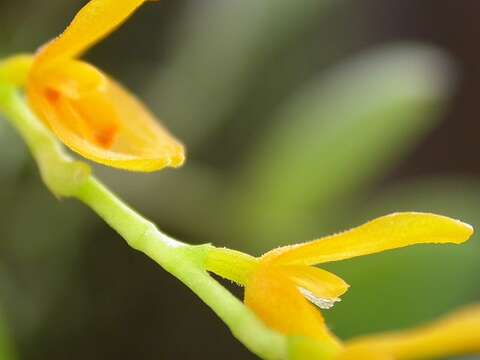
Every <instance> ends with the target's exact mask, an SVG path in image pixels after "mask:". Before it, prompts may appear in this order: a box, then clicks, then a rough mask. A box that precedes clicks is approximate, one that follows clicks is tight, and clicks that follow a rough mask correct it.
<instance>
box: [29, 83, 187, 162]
mask: <svg viewBox="0 0 480 360" xmlns="http://www.w3.org/2000/svg"><path fill="white" fill-rule="evenodd" d="M105 79H106V80H105V84H104V85H102V88H101V89H100V90H98V91H96V92H95V91H92V92H87V93H79V96H80V97H78V96H76V95H75V94H73V95H74V96H72V93H71V92H69V91H66V92H61V88H60V87H58V88H45V87H43V86H42V85H38V84H37V83H35V82H34V81H32V82H29V84H28V87H27V95H28V100H29V103H30V105H31V107H32V108H33V109H34V111H35V112H36V114H37V115H38V116H39V117H40V118H41V119H42V120H43V121H44V122H45V123H46V124H47V125H48V126H49V127H50V129H51V130H52V131H53V132H54V133H55V134H56V135H57V137H58V138H59V139H60V140H61V141H62V142H63V143H64V144H65V145H66V146H68V147H69V148H70V149H72V150H73V151H75V152H77V153H79V154H80V155H82V156H84V157H86V158H87V159H90V160H93V161H96V162H98V163H101V164H105V165H108V166H112V167H116V168H120V169H126V170H132V171H154V170H159V169H161V168H163V167H166V166H171V167H178V166H180V165H182V163H183V161H184V159H185V154H184V148H183V146H182V145H181V144H180V143H179V142H178V141H177V140H176V139H175V138H173V137H172V136H171V135H170V134H169V133H168V132H167V131H166V130H165V129H164V128H163V127H161V126H160V125H159V124H158V122H157V121H156V119H155V118H154V116H153V115H152V114H151V113H150V112H149V111H148V110H147V109H145V107H144V106H143V104H141V103H140V102H139V101H138V100H137V99H136V98H135V97H134V96H133V95H132V94H130V93H128V92H127V91H126V90H125V89H123V88H122V87H121V86H120V85H119V84H117V83H116V82H115V81H113V80H112V79H109V78H108V77H107V76H105ZM70 80H72V78H71V79H70ZM68 86H69V87H71V88H75V86H70V85H68ZM77 88H81V86H77ZM58 89H60V90H58Z"/></svg>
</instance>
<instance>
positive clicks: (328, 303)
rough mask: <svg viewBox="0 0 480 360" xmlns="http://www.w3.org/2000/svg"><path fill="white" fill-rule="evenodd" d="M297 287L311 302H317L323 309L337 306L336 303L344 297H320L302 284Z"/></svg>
mask: <svg viewBox="0 0 480 360" xmlns="http://www.w3.org/2000/svg"><path fill="white" fill-rule="evenodd" d="M297 289H298V291H300V293H301V294H302V295H303V296H304V297H305V298H306V299H307V300H308V301H310V302H311V303H313V304H315V305H316V306H318V307H319V308H320V309H323V310H328V309H331V308H332V307H334V306H335V303H337V302H340V301H342V299H340V298H334V299H322V298H319V297H317V296H315V294H314V293H313V292H311V291H310V290H308V289H305V288H303V287H301V286H298V287H297Z"/></svg>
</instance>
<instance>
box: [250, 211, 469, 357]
mask: <svg viewBox="0 0 480 360" xmlns="http://www.w3.org/2000/svg"><path fill="white" fill-rule="evenodd" d="M472 233H473V229H472V227H471V226H470V225H467V224H464V223H462V222H460V221H457V220H453V219H450V218H447V217H444V216H439V215H434V214H425V213H413V212H411V213H396V214H391V215H387V216H384V217H380V218H378V219H376V220H373V221H371V222H369V223H366V224H364V225H362V226H359V227H357V228H354V229H352V230H349V231H346V232H343V233H340V234H336V235H332V236H328V237H325V238H321V239H318V240H314V241H311V242H307V243H303V244H297V245H292V246H285V247H281V248H278V249H275V250H272V251H270V252H268V253H266V254H264V255H263V256H262V257H260V258H259V259H258V260H257V261H256V262H255V263H254V264H253V265H252V269H251V270H250V271H249V274H248V278H247V279H246V281H245V284H244V285H245V303H246V305H247V306H249V307H250V308H251V309H252V310H253V311H254V312H255V313H256V314H257V315H258V316H259V317H260V318H261V319H262V320H263V321H264V322H265V323H266V324H267V325H268V326H270V327H271V328H273V329H275V330H277V331H279V332H281V333H284V334H286V335H296V336H305V337H309V338H313V339H316V340H320V341H322V342H323V343H324V344H330V345H331V346H332V347H337V348H340V343H339V341H338V340H337V339H336V338H335V337H334V336H333V335H331V334H330V333H329V331H328V329H327V327H326V326H325V323H324V320H323V318H322V316H321V314H320V312H319V311H317V309H316V308H315V306H313V305H312V304H314V305H317V306H318V307H319V308H325V309H326V308H330V307H331V306H333V305H334V303H335V302H336V301H339V300H340V296H341V295H342V294H344V293H345V292H346V291H347V289H348V285H347V284H346V283H345V282H344V281H343V280H342V279H340V278H339V277H337V276H336V275H333V274H331V273H329V272H327V271H325V270H322V269H319V268H316V267H313V266H312V265H315V264H321V263H326V262H330V261H337V260H343V259H349V258H353V257H356V256H361V255H368V254H373V253H377V252H381V251H385V250H390V249H395V248H401V247H405V246H409V245H413V244H421V243H438V244H441V243H453V244H459V243H462V242H464V241H466V240H467V239H468V238H469V237H470V236H471V235H472ZM360 350H362V349H360ZM360 350H358V351H360ZM372 359H373V358H372Z"/></svg>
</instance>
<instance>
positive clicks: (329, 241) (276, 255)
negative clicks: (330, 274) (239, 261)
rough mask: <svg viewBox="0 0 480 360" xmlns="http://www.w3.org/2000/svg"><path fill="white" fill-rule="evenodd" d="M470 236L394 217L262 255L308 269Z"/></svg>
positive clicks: (432, 221)
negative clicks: (321, 264)
mask: <svg viewBox="0 0 480 360" xmlns="http://www.w3.org/2000/svg"><path fill="white" fill-rule="evenodd" d="M472 234H473V229H472V227H471V226H470V225H468V224H465V223H463V222H461V221H458V220H453V219H450V218H448V217H445V216H440V215H434V214H428V213H415V212H409V213H396V214H391V215H387V216H383V217H380V218H377V219H375V220H373V221H370V222H368V223H366V224H364V225H361V226H359V227H356V228H354V229H352V230H349V231H345V232H343V233H340V234H335V235H332V236H327V237H325V238H321V239H318V240H314V241H310V242H307V243H303V244H298V245H293V246H285V247H282V248H278V249H275V250H272V251H270V252H268V253H266V254H265V255H263V257H262V258H263V259H264V260H265V261H274V262H275V263H281V264H290V265H293V264H298V265H312V264H320V263H325V262H329V261H337V260H343V259H349V258H353V257H356V256H361V255H368V254H373V253H377V252H381V251H385V250H390V249H396V248H402V247H405V246H409V245H413V244H423V243H433V244H441V243H453V244H459V243H462V242H464V241H466V240H468V238H469V237H470V236H471V235H472Z"/></svg>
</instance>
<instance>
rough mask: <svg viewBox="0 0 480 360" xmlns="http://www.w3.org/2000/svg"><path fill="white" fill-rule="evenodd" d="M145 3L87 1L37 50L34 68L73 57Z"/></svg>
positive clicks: (132, 0) (38, 68) (134, 0)
mask: <svg viewBox="0 0 480 360" xmlns="http://www.w3.org/2000/svg"><path fill="white" fill-rule="evenodd" d="M144 2H145V0H121V1H119V0H91V1H90V2H88V3H87V4H86V5H85V6H84V7H83V8H82V9H81V10H80V11H79V12H78V14H77V15H76V16H75V18H74V19H73V21H72V22H71V24H70V25H69V26H68V27H67V28H66V29H65V31H64V32H63V33H62V34H61V35H60V36H59V37H57V38H56V39H54V40H52V41H51V42H50V43H48V44H47V45H46V46H44V47H43V48H41V49H40V52H39V54H38V55H37V57H36V60H35V64H34V68H35V70H40V69H42V68H44V67H50V66H52V65H54V64H56V63H58V62H60V61H63V60H68V59H71V58H73V57H77V56H78V55H79V54H80V53H82V52H83V51H85V50H86V49H88V48H89V47H91V46H93V45H94V44H95V43H96V42H98V41H99V40H101V39H102V38H104V37H105V36H107V35H108V34H109V33H110V32H111V31H113V30H114V29H115V28H116V27H118V26H119V25H120V24H121V23H122V22H124V21H125V20H126V19H127V18H128V17H129V16H130V15H131V14H132V13H133V12H134V11H135V10H136V9H137V8H138V7H139V6H140V5H142V4H143V3H144Z"/></svg>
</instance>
